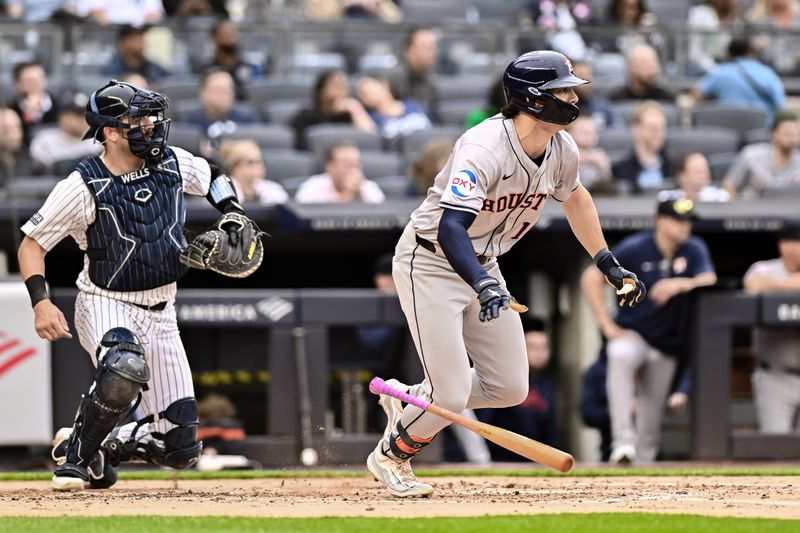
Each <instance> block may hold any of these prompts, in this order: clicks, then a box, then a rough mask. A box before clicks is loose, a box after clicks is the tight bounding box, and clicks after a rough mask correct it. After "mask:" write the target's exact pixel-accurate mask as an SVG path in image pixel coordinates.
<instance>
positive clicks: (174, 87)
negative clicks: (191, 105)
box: [158, 76, 200, 105]
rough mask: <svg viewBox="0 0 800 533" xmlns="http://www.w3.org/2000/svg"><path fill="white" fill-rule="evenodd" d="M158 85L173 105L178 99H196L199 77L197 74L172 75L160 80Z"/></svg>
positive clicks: (198, 91)
mask: <svg viewBox="0 0 800 533" xmlns="http://www.w3.org/2000/svg"><path fill="white" fill-rule="evenodd" d="M158 87H159V90H160V91H161V92H162V93H164V94H166V95H167V96H168V97H169V99H170V101H171V102H172V104H173V105H174V104H175V102H178V101H180V100H196V99H197V95H198V94H199V93H200V78H199V77H197V76H173V77H169V78H164V79H163V80H161V82H159V84H158Z"/></svg>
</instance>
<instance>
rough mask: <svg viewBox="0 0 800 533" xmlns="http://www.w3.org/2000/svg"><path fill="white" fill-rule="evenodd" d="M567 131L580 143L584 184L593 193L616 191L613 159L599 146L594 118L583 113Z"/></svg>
mask: <svg viewBox="0 0 800 533" xmlns="http://www.w3.org/2000/svg"><path fill="white" fill-rule="evenodd" d="M576 76H577V74H576ZM567 131H569V133H570V135H572V138H573V139H574V140H575V144H577V145H578V155H579V157H580V165H579V167H578V170H579V173H580V176H581V183H582V184H583V186H584V187H586V188H587V189H589V191H591V192H592V194H596V193H598V192H600V193H614V192H616V186H615V184H614V182H613V181H612V179H611V160H610V159H609V158H608V154H606V151H605V150H603V149H602V148H600V146H598V141H599V137H598V135H597V125H596V123H595V121H594V119H593V118H592V117H591V116H583V115H581V116H579V117H578V118H577V119H575V121H574V122H573V123H572V124H570V126H569V128H568V129H567Z"/></svg>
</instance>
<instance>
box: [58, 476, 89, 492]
mask: <svg viewBox="0 0 800 533" xmlns="http://www.w3.org/2000/svg"><path fill="white" fill-rule="evenodd" d="M51 485H52V487H53V490H57V491H59V492H67V491H71V490H83V489H87V488H89V482H88V481H84V480H83V479H81V478H79V477H67V476H58V475H54V476H53V479H52V481H51Z"/></svg>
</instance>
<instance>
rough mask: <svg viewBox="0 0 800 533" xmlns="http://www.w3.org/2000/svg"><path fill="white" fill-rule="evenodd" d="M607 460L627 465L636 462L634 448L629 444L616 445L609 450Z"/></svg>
mask: <svg viewBox="0 0 800 533" xmlns="http://www.w3.org/2000/svg"><path fill="white" fill-rule="evenodd" d="M608 462H609V463H611V464H616V465H619V466H628V465H630V464H632V463H634V462H636V448H634V447H633V445H631V444H622V445H621V446H617V447H616V448H614V450H613V451H612V452H611V456H609V458H608Z"/></svg>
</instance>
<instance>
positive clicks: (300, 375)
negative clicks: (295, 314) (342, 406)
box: [292, 327, 319, 466]
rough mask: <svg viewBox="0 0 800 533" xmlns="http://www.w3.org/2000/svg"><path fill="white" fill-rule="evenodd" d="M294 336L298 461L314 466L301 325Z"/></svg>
mask: <svg viewBox="0 0 800 533" xmlns="http://www.w3.org/2000/svg"><path fill="white" fill-rule="evenodd" d="M292 336H293V337H294V352H295V353H294V356H295V363H296V364H297V367H296V369H297V397H298V401H299V403H300V405H299V411H300V443H301V446H303V449H302V451H301V452H300V462H301V463H303V464H304V465H305V466H314V465H316V464H317V462H318V461H319V456H318V455H317V450H315V449H314V439H313V433H314V428H313V425H312V423H311V391H310V387H309V385H308V360H307V359H306V331H305V329H303V328H301V327H297V328H294V329H293V330H292Z"/></svg>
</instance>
